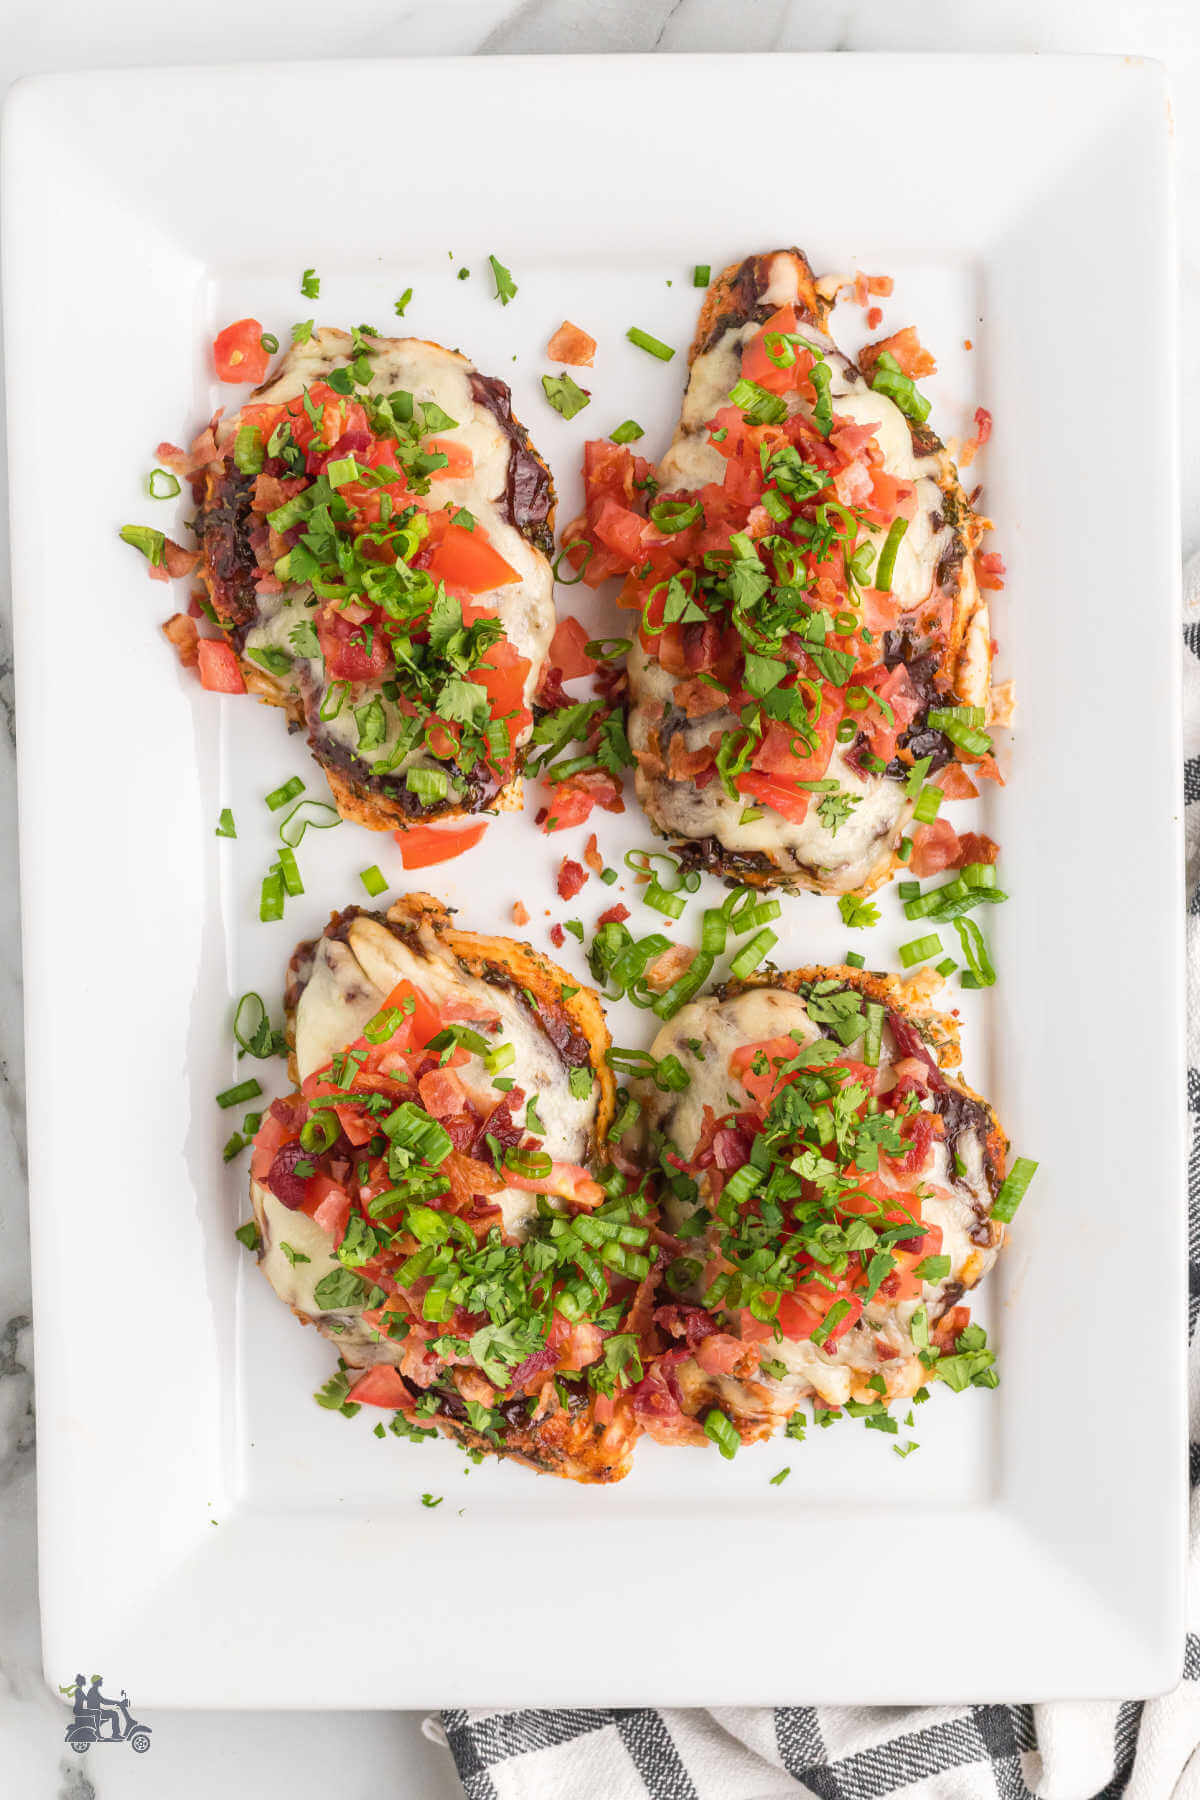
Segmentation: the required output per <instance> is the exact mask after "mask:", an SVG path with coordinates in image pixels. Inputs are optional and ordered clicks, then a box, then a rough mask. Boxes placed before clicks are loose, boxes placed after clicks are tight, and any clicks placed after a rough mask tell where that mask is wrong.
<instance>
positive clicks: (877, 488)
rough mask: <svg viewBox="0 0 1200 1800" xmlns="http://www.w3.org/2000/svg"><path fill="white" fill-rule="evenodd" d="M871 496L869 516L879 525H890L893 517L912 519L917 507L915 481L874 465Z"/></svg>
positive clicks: (868, 504) (868, 505) (867, 510)
mask: <svg viewBox="0 0 1200 1800" xmlns="http://www.w3.org/2000/svg"><path fill="white" fill-rule="evenodd" d="M870 474H871V498H870V499H869V500H868V501H867V503H866V513H867V517H868V518H869V519H870V520H872V521H873V523H875V524H878V525H890V524H891V523H892V520H893V519H898V518H899V519H911V518H912V516H913V514H914V513H915V511H916V509H917V487H916V483H915V482H913V481H902V480H901V479H900V477H899V476H898V475H889V473H888V471H887V470H886V469H883V468H879V467H878V466H876V465H873V466H872V468H871V471H870Z"/></svg>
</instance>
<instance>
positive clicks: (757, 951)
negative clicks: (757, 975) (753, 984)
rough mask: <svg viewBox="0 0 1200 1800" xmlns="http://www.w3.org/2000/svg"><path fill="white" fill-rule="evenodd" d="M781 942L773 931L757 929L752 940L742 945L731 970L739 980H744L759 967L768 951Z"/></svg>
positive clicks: (731, 965) (730, 966)
mask: <svg viewBox="0 0 1200 1800" xmlns="http://www.w3.org/2000/svg"><path fill="white" fill-rule="evenodd" d="M778 942H779V939H778V937H777V936H776V935H775V933H774V932H773V931H757V932H755V934H754V936H753V937H752V938H751V939H750V941H749V942H748V943H746V944H743V945H742V948H741V949H740V950H739V951H738V953H737V955H736V956H735V957H734V958H733V960H732V962H731V963H730V965H729V972H730V974H731V975H732V976H733V977H734V979H735V980H737V981H744V980H745V978H746V976H747V975H749V974H750V972H751V970H752V969H757V967H758V965H759V963H760V962H761V961H762V959H763V957H764V956H766V955H767V953H768V951H770V950H773V949H774V948H775V945H776V944H777V943H778Z"/></svg>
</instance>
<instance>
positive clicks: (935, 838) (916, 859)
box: [908, 819, 958, 878]
mask: <svg viewBox="0 0 1200 1800" xmlns="http://www.w3.org/2000/svg"><path fill="white" fill-rule="evenodd" d="M957 862H958V833H957V831H955V829H954V827H953V825H951V823H950V821H949V819H934V820H933V822H932V824H929V825H918V826H917V829H916V830H915V831H914V832H913V847H912V855H911V856H910V858H909V865H908V866H909V868H910V869H911V870H912V872H913V874H914V875H919V876H921V877H922V878H924V877H925V876H926V875H938V874H940V873H941V871H942V870H943V869H952V868H954V867H955V866H956V864H957Z"/></svg>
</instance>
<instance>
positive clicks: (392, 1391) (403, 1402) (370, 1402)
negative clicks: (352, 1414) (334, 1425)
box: [347, 1363, 412, 1409]
mask: <svg viewBox="0 0 1200 1800" xmlns="http://www.w3.org/2000/svg"><path fill="white" fill-rule="evenodd" d="M347 1398H348V1399H349V1400H352V1401H353V1402H354V1404H355V1405H356V1406H389V1407H392V1408H393V1409H395V1408H397V1407H401V1406H407V1405H408V1403H409V1402H410V1401H411V1399H412V1395H411V1394H410V1393H409V1391H408V1389H407V1387H406V1386H405V1385H404V1378H403V1376H402V1375H401V1373H400V1371H399V1369H396V1368H393V1367H392V1365H391V1363H376V1364H375V1366H374V1368H373V1369H368V1370H367V1372H366V1374H365V1375H361V1376H360V1377H359V1379H358V1380H357V1381H356V1382H355V1384H354V1386H353V1387H352V1388H351V1389H350V1392H349V1394H348V1395H347Z"/></svg>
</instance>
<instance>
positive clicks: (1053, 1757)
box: [428, 555, 1200, 1800]
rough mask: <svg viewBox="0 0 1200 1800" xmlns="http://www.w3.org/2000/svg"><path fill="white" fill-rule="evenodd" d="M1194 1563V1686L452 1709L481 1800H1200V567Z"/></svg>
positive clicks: (470, 1790)
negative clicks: (971, 1700) (1014, 1696)
mask: <svg viewBox="0 0 1200 1800" xmlns="http://www.w3.org/2000/svg"><path fill="white" fill-rule="evenodd" d="M1183 635H1184V644H1185V649H1184V663H1185V671H1184V750H1185V756H1186V763H1185V769H1186V787H1185V796H1186V801H1187V878H1188V894H1189V895H1190V896H1191V899H1190V905H1189V909H1188V1065H1189V1066H1188V1105H1189V1120H1190V1125H1191V1133H1192V1138H1191V1154H1190V1158H1189V1163H1188V1188H1189V1202H1190V1206H1189V1215H1190V1216H1189V1226H1190V1244H1191V1249H1190V1290H1191V1303H1190V1307H1189V1316H1188V1326H1189V1331H1190V1332H1191V1334H1192V1338H1191V1438H1192V1445H1191V1474H1192V1555H1191V1568H1190V1571H1189V1597H1190V1605H1189V1620H1190V1622H1191V1624H1192V1626H1193V1630H1192V1631H1190V1632H1189V1633H1188V1638H1187V1647H1186V1652H1185V1661H1184V1678H1183V1680H1182V1682H1181V1683H1180V1685H1179V1686H1178V1687H1177V1688H1176V1689H1175V1691H1174V1692H1173V1693H1171V1694H1168V1695H1167V1696H1166V1697H1165V1699H1162V1700H1150V1701H1146V1702H1142V1701H1138V1700H1127V1701H1123V1702H1117V1701H1111V1702H1109V1701H1087V1702H1075V1701H1071V1702H1065V1701H1064V1702H1061V1703H1058V1704H1054V1705H1049V1706H946V1707H921V1708H901V1707H864V1706H787V1707H778V1708H775V1709H771V1708H769V1707H759V1708H754V1707H745V1708H743V1707H725V1708H716V1709H714V1710H713V1711H711V1712H683V1711H674V1710H662V1711H659V1710H656V1709H655V1708H653V1707H632V1708H628V1709H625V1710H611V1709H602V1708H597V1709H592V1710H584V1709H579V1710H572V1709H567V1710H563V1711H558V1712H541V1711H532V1710H526V1711H516V1712H513V1711H509V1712H495V1711H493V1712H487V1711H483V1712H464V1711H461V1710H458V1711H450V1712H444V1713H443V1714H442V1715H441V1725H440V1727H439V1726H437V1725H436V1724H435V1722H434V1721H429V1722H428V1723H429V1725H430V1726H431V1727H432V1730H433V1732H434V1733H435V1734H436V1735H437V1736H439V1737H441V1736H442V1735H443V1733H444V1735H445V1739H446V1742H447V1743H448V1744H449V1747H450V1750H451V1751H452V1752H453V1755H454V1761H455V1764H456V1766H457V1768H458V1773H459V1776H460V1778H461V1780H462V1784H463V1787H464V1789H465V1790H466V1793H467V1796H468V1800H795V1796H797V1795H803V1794H817V1795H820V1796H822V1797H823V1800H882V1796H885V1795H905V1796H907V1797H908V1800H1034V1797H1035V1796H1036V1800H1118V1797H1119V1796H1125V1797H1126V1800H1200V1335H1198V1334H1197V1333H1196V1332H1195V1325H1196V1316H1197V1313H1198V1312H1200V555H1197V556H1195V557H1193V558H1192V560H1191V562H1190V563H1189V564H1188V566H1187V569H1186V571H1185V575H1184V628H1183Z"/></svg>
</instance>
